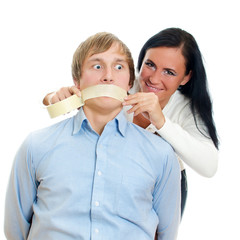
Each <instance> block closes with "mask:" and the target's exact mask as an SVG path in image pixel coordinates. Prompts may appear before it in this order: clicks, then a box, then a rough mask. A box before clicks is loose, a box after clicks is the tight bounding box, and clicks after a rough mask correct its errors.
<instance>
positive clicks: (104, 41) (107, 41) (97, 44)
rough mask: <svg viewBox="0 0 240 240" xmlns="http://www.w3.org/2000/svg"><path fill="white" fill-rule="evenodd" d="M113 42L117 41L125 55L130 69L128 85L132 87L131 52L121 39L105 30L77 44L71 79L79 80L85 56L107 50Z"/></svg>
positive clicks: (132, 66)
mask: <svg viewBox="0 0 240 240" xmlns="http://www.w3.org/2000/svg"><path fill="white" fill-rule="evenodd" d="M113 43H117V44H118V45H119V51H120V53H121V54H123V55H125V56H126V61H127V63H128V66H129V71H130V79H129V85H130V86H131V87H132V86H133V83H134V80H135V71H134V62H133V59H132V55H131V52H130V50H129V49H128V47H127V46H126V45H125V44H124V43H123V42H122V41H121V40H119V39H118V38H117V37H116V36H115V35H113V34H111V33H107V32H100V33H97V34H95V35H93V36H91V37H89V38H87V39H86V40H85V41H84V42H82V43H81V44H80V45H79V46H78V48H77V49H76V51H75V53H74V55H73V60H72V77H73V79H74V80H77V81H80V77H81V72H82V66H83V63H84V61H85V59H86V58H87V57H89V56H92V55H94V54H97V53H102V52H105V51H107V50H108V49H109V48H110V47H111V46H112V44H113Z"/></svg>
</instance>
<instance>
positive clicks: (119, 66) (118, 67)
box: [115, 64, 123, 70]
mask: <svg viewBox="0 0 240 240" xmlns="http://www.w3.org/2000/svg"><path fill="white" fill-rule="evenodd" d="M115 68H116V69H117V70H121V69H122V68H123V66H122V65H121V64H117V65H116V66H115Z"/></svg>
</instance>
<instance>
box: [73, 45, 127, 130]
mask: <svg viewBox="0 0 240 240" xmlns="http://www.w3.org/2000/svg"><path fill="white" fill-rule="evenodd" d="M129 80H130V71H129V67H128V63H127V61H126V56H125V55H122V54H121V53H120V49H119V46H118V44H113V45H112V46H111V47H110V48H109V49H108V50H107V51H105V52H103V53H98V54H94V55H91V56H88V57H87V58H86V59H85V61H84V63H83V66H82V73H81V78H80V79H79V80H76V79H75V80H74V83H75V86H76V88H77V89H78V90H80V89H81V90H83V89H85V88H88V87H90V86H93V85H97V84H114V85H117V86H119V87H121V88H123V89H125V90H126V91H128V90H129V89H130V86H129ZM83 108H84V113H85V115H86V117H87V118H88V120H89V121H90V123H91V126H92V127H93V129H94V130H95V131H96V132H97V133H99V134H101V132H102V131H103V128H104V126H105V125H106V124H107V123H108V122H109V121H111V120H112V119H113V118H114V117H115V116H116V115H117V114H118V113H119V112H120V111H121V109H122V104H121V102H119V101H118V100H115V99H112V98H109V97H99V98H97V99H96V98H93V99H89V100H87V101H86V102H85V105H84V106H83Z"/></svg>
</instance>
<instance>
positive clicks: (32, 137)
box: [25, 117, 73, 155]
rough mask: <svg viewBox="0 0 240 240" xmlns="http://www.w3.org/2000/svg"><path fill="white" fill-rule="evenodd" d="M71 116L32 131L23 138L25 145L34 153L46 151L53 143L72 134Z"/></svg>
mask: <svg viewBox="0 0 240 240" xmlns="http://www.w3.org/2000/svg"><path fill="white" fill-rule="evenodd" d="M72 122H73V118H72V117H71V118H68V119H65V120H63V121H60V122H58V123H54V124H52V125H50V126H47V127H44V128H41V129H38V130H35V131H32V132H31V133H30V134H29V135H28V136H27V138H26V139H25V147H26V148H27V149H28V150H30V151H31V152H32V153H33V154H34V155H37V154H39V155H40V154H41V152H43V153H44V152H46V151H48V149H49V148H51V147H52V145H53V144H56V143H57V142H59V141H64V140H65V139H66V137H67V136H70V135H72V129H73V123H72Z"/></svg>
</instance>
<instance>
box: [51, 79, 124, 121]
mask: <svg viewBox="0 0 240 240" xmlns="http://www.w3.org/2000/svg"><path fill="white" fill-rule="evenodd" d="M126 96H127V92H126V90H124V89H122V88H120V87H118V86H116V85H113V84H99V85H94V86H91V87H88V88H85V89H83V90H82V91H81V97H78V96H77V95H73V96H71V97H69V98H66V99H64V100H62V101H60V102H57V103H54V104H52V105H49V106H48V107H47V110H48V113H49V115H50V117H51V118H55V117H58V116H60V115H63V114H66V113H69V112H71V111H72V110H75V109H77V108H80V107H82V106H83V105H84V102H85V101H86V100H88V99H91V98H97V97H111V98H114V99H117V100H119V101H121V102H123V100H124V98H125V97H126Z"/></svg>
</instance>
